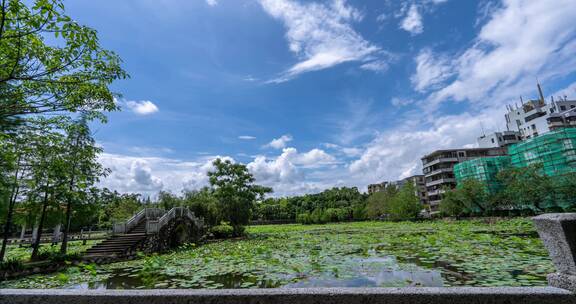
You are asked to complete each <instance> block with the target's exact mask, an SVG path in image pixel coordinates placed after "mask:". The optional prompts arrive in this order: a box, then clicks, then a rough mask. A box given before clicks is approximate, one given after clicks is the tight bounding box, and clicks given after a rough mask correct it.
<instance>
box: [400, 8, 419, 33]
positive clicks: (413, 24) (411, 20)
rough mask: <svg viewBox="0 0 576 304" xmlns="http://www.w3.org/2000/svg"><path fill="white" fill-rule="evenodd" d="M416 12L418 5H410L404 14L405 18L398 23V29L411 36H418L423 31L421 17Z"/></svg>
mask: <svg viewBox="0 0 576 304" xmlns="http://www.w3.org/2000/svg"><path fill="white" fill-rule="evenodd" d="M418 10H419V8H418V5H416V4H412V5H411V6H410V9H408V12H407V13H406V16H405V17H404V19H402V21H401V22H400V28H401V29H403V30H405V31H407V32H410V33H411V34H412V35H418V34H421V33H422V32H423V31H424V24H423V23H422V15H420V12H419V11H418Z"/></svg>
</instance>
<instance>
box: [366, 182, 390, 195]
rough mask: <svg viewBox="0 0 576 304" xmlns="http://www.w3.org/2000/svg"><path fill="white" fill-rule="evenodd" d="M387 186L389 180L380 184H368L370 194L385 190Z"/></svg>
mask: <svg viewBox="0 0 576 304" xmlns="http://www.w3.org/2000/svg"><path fill="white" fill-rule="evenodd" d="M386 186H388V182H381V183H379V184H370V185H368V194H372V193H375V192H380V191H383V190H384V189H386Z"/></svg>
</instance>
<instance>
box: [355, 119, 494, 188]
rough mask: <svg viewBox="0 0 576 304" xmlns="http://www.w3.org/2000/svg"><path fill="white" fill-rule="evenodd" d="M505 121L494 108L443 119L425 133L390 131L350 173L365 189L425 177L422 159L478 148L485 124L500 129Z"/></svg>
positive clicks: (417, 131)
mask: <svg viewBox="0 0 576 304" xmlns="http://www.w3.org/2000/svg"><path fill="white" fill-rule="evenodd" d="M502 121H503V110H502V109H500V108H491V109H488V110H487V111H485V112H483V113H480V114H470V113H464V114H460V115H447V116H440V117H438V119H437V120H436V121H435V122H434V123H433V124H431V125H430V126H428V128H425V129H422V128H420V129H408V128H399V129H393V130H389V131H386V132H383V133H381V134H379V135H378V136H377V137H376V138H375V139H374V140H372V141H371V142H370V143H369V144H367V146H366V149H365V150H364V151H363V153H362V155H361V156H360V157H359V158H358V159H356V160H354V161H352V162H351V163H350V165H349V167H348V169H349V171H350V173H351V174H352V175H353V176H354V177H355V178H356V179H357V180H358V182H359V183H362V184H363V185H365V184H367V183H373V182H377V181H382V180H393V179H398V178H401V177H407V176H410V175H414V174H422V170H421V168H422V166H421V157H422V156H424V155H426V154H428V153H430V152H432V151H434V150H437V149H443V148H460V147H463V146H465V145H470V144H475V141H476V138H477V136H478V135H479V134H480V130H481V125H482V124H484V125H486V126H498V125H500V124H501V122H502Z"/></svg>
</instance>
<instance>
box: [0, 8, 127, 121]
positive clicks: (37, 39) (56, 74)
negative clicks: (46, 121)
mask: <svg viewBox="0 0 576 304" xmlns="http://www.w3.org/2000/svg"><path fill="white" fill-rule="evenodd" d="M0 24H1V26H0V54H2V56H0V100H1V102H2V106H1V107H0V126H2V129H5V128H6V126H9V125H14V122H16V121H17V120H18V118H21V117H22V115H30V114H42V113H63V112H78V111H82V112H89V113H90V115H91V116H93V117H94V116H100V118H102V119H103V117H102V116H101V114H99V112H100V111H111V110H115V109H116V108H117V106H116V104H115V103H114V94H113V93H112V92H111V91H110V90H109V85H110V84H111V83H112V82H113V81H114V80H116V79H122V78H126V77H127V74H126V72H125V71H124V70H122V68H121V67H120V64H121V60H120V58H119V57H118V56H117V55H116V54H114V53H113V52H111V51H108V50H105V49H103V48H102V47H101V46H100V45H99V41H98V37H97V33H96V31H95V30H93V29H91V28H89V27H86V26H83V25H80V24H79V23H77V22H76V21H74V20H73V19H72V18H71V17H69V16H67V15H66V14H65V12H64V5H63V2H62V1H61V0H33V1H24V0H10V1H2V5H0ZM48 42H52V43H51V44H48Z"/></svg>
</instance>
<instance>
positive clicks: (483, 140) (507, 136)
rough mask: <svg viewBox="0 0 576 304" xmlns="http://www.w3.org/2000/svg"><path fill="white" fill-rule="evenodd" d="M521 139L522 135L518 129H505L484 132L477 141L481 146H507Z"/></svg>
mask: <svg viewBox="0 0 576 304" xmlns="http://www.w3.org/2000/svg"><path fill="white" fill-rule="evenodd" d="M521 139H522V137H521V135H520V132H518V131H504V132H494V133H491V134H484V135H482V136H480V137H478V139H477V141H478V147H479V148H496V147H507V146H509V145H511V144H515V143H517V142H519V141H520V140H521Z"/></svg>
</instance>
